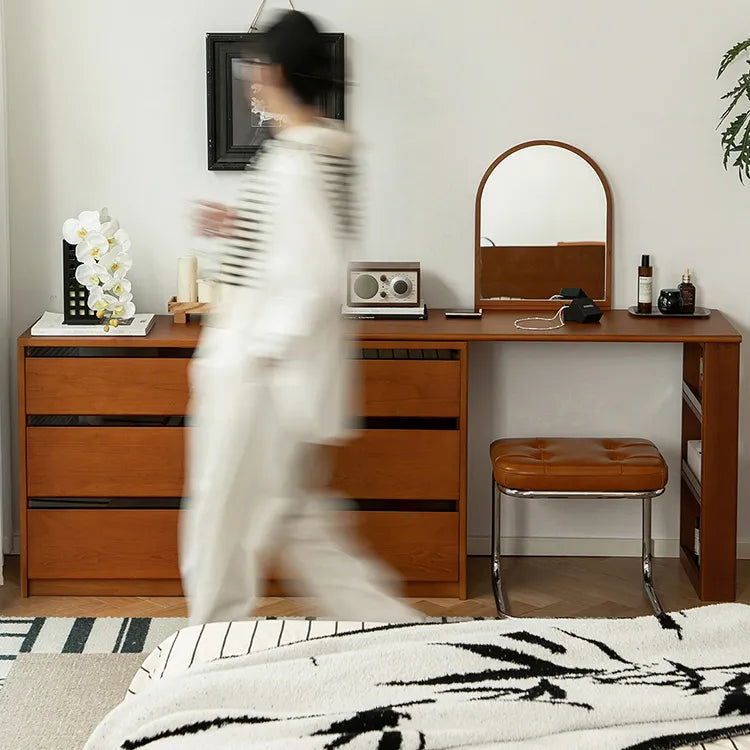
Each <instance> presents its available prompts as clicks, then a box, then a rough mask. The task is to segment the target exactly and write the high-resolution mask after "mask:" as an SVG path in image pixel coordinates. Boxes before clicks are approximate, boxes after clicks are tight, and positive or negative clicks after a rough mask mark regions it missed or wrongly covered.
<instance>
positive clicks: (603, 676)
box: [86, 604, 750, 750]
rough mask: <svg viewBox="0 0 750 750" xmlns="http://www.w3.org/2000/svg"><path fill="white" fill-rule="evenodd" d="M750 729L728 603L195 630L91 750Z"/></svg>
mask: <svg viewBox="0 0 750 750" xmlns="http://www.w3.org/2000/svg"><path fill="white" fill-rule="evenodd" d="M748 735H750V607H748V606H746V605H740V604H721V605H714V606H708V607H701V608H697V609H692V610H686V611H684V612H676V613H671V614H668V615H665V616H663V617H661V618H659V619H657V618H655V617H641V618H634V619H620V620H595V619H591V620H585V619H584V620H533V619H524V620H511V619H509V620H489V619H487V620H465V621H430V622H426V623H416V624H414V623H412V624H408V625H398V624H396V625H383V624H378V623H362V622H358V623H354V622H347V623H344V622H327V621H321V620H302V619H296V620H287V619H279V620H273V619H271V620H255V621H252V620H251V621H247V622H233V623H215V624H211V625H207V626H201V627H189V628H184V629H182V630H180V631H178V632H177V633H175V634H174V635H172V636H170V637H169V638H168V639H166V640H165V641H164V642H163V643H161V644H160V645H159V646H158V647H157V648H156V649H155V650H154V651H153V652H152V653H151V654H150V655H149V656H148V657H147V658H146V660H145V661H144V663H143V665H142V666H141V667H140V669H139V670H138V673H137V674H136V675H135V676H134V678H133V681H132V683H131V685H130V688H129V690H128V695H127V696H126V698H125V700H124V701H123V703H122V704H121V705H120V706H118V707H117V708H116V709H115V710H114V711H113V712H112V713H111V714H110V715H109V716H108V717H107V718H106V719H105V720H104V721H103V722H102V724H101V725H100V726H99V727H98V728H97V730H96V731H95V732H94V734H93V735H92V737H91V739H90V740H89V742H88V744H87V745H86V750H95V749H96V750H99V749H100V748H108V749H109V748H114V747H122V748H126V749H129V748H147V749H148V750H165V749H168V750H171V749H172V748H180V750H192V749H193V748H207V747H209V748H217V749H218V750H223V749H224V748H235V747H252V748H263V749H264V750H265V749H269V750H270V749H273V750H276V748H279V749H280V748H289V749H290V750H296V748H304V749H305V750H306V749H307V748H311V749H312V748H315V749H316V750H317V749H321V750H322V749H323V748H326V749H328V748H330V749H331V750H333V749H335V748H343V749H344V750H360V749H362V748H378V750H412V749H413V750H417V749H423V750H438V749H442V748H490V747H492V748H508V749H509V750H510V749H511V748H512V750H531V748H540V747H544V748H553V750H561V749H562V748H565V749H566V750H569V749H570V748H581V749H585V748H608V749H609V748H629V749H636V748H637V749H639V750H640V749H641V748H643V749H645V748H649V749H651V750H658V749H659V748H682V747H706V748H711V749H712V750H714V748H741V749H742V750H747V749H750V737H748ZM730 738H731V739H730Z"/></svg>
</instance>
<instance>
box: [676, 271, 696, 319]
mask: <svg viewBox="0 0 750 750" xmlns="http://www.w3.org/2000/svg"><path fill="white" fill-rule="evenodd" d="M679 290H680V297H681V298H682V312H683V313H684V314H686V315H692V314H693V313H694V312H695V286H693V283H692V281H690V269H689V268H686V269H685V273H684V274H682V284H680V286H679Z"/></svg>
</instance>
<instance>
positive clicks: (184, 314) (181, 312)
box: [167, 297, 211, 323]
mask: <svg viewBox="0 0 750 750" xmlns="http://www.w3.org/2000/svg"><path fill="white" fill-rule="evenodd" d="M167 310H169V312H170V314H172V315H173V316H174V322H175V323H187V322H188V317H189V316H190V315H208V313H210V312H211V305H210V304H208V303H207V302H178V301H177V297H172V299H171V300H169V302H168V303H167Z"/></svg>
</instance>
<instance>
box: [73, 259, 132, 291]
mask: <svg viewBox="0 0 750 750" xmlns="http://www.w3.org/2000/svg"><path fill="white" fill-rule="evenodd" d="M76 281H77V282H78V283H79V284H83V285H84V286H85V287H87V288H88V289H89V290H91V289H93V288H95V287H98V286H100V285H101V286H102V287H104V290H105V291H109V289H108V288H107V287H111V285H112V284H114V283H115V280H114V279H113V278H112V276H110V274H109V272H108V271H107V269H106V268H105V267H104V266H103V265H101V263H96V262H94V263H81V265H80V266H78V268H76ZM127 283H128V284H130V282H127ZM112 291H114V289H113V290H112ZM128 291H130V290H128ZM115 294H119V292H115Z"/></svg>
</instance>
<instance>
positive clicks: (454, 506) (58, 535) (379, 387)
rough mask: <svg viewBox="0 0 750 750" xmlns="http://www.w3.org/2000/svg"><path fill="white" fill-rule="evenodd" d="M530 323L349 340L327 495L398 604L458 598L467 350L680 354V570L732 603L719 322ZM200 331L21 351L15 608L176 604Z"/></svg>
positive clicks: (734, 378) (724, 331)
mask: <svg viewBox="0 0 750 750" xmlns="http://www.w3.org/2000/svg"><path fill="white" fill-rule="evenodd" d="M529 314H533V313H528V312H526V311H524V312H523V313H519V312H518V311H491V312H487V311H485V314H484V317H483V318H481V319H447V318H446V317H445V316H444V314H443V312H442V311H441V310H432V311H430V315H429V319H428V320H425V321H403V320H381V321H362V322H361V323H359V324H357V326H355V325H354V324H353V327H352V334H353V340H352V345H353V347H354V355H353V356H355V357H357V358H359V359H361V360H362V362H361V365H362V367H361V372H362V376H363V380H364V390H363V398H362V400H361V413H360V416H361V417H362V418H363V421H362V428H363V429H362V430H361V432H360V433H359V437H358V438H357V439H356V440H354V441H353V442H352V443H351V444H350V445H348V446H347V447H346V448H344V449H342V450H341V451H340V453H339V456H338V460H337V465H336V471H335V479H336V486H338V487H341V488H342V489H343V490H345V491H346V493H347V494H348V495H349V496H350V497H351V498H353V500H354V509H353V510H352V511H347V513H350V514H354V518H355V520H356V521H357V522H358V526H359V528H360V529H361V533H362V534H363V536H364V537H365V538H366V539H368V540H369V541H370V542H371V543H372V545H373V546H374V547H375V550H376V551H377V553H378V554H380V555H381V556H382V557H383V558H384V559H385V560H387V561H388V562H389V563H390V564H391V565H393V566H394V567H395V568H396V569H397V570H398V571H399V572H400V573H401V575H402V576H403V578H404V581H405V593H406V594H407V595H412V596H459V597H462V598H463V597H465V596H466V488H467V456H466V443H467V415H468V409H467V403H468V398H469V394H468V378H467V373H468V366H469V344H470V343H471V342H474V341H497V342H503V341H530V342H550V343H564V342H569V341H574V342H592V343H595V342H615V343H627V342H640V343H654V344H659V343H679V344H682V345H683V389H682V390H683V404H682V410H683V412H682V413H683V417H682V457H683V462H682V473H681V476H678V477H672V478H671V481H673V482H675V481H679V482H680V484H681V503H680V519H681V520H680V543H681V558H682V563H683V566H684V568H685V570H686V571H687V573H688V575H689V577H690V580H691V581H692V583H693V585H694V586H695V589H696V591H697V592H698V595H699V596H700V598H701V599H702V600H707V601H731V600H733V599H734V598H735V571H736V536H737V460H738V445H737V444H738V411H739V361H740V359H739V354H740V342H741V336H740V334H739V332H738V331H737V330H736V329H735V328H734V327H733V326H732V325H731V324H730V323H729V322H728V321H727V320H726V318H724V316H723V315H722V314H721V313H720V312H718V311H712V315H711V317H710V318H707V319H684V318H671V319H668V318H664V319H662V318H648V319H639V318H634V317H632V316H631V315H629V314H628V313H627V312H626V311H622V310H611V311H608V312H605V313H604V316H603V318H602V320H601V322H600V323H597V324H590V325H581V324H575V323H569V324H567V325H566V326H565V327H563V328H559V329H555V330H550V331H528V330H518V329H516V328H515V327H514V325H513V322H514V321H515V320H516V319H517V318H519V317H524V316H526V315H529ZM542 314H543V315H548V316H549V315H550V314H549V311H545V312H544V313H542ZM199 330H200V329H199V327H198V326H196V325H192V324H191V325H174V324H173V323H172V319H171V318H170V317H167V316H160V317H159V318H158V320H157V322H156V324H155V326H154V329H153V330H152V332H151V333H150V334H149V336H147V337H145V338H130V339H128V338H120V337H118V338H114V337H113V338H106V337H101V338H80V339H77V338H39V337H31V336H30V334H29V332H28V331H27V332H26V333H24V334H23V335H21V336H20V337H19V340H18V351H19V357H18V366H19V379H18V380H19V410H20V419H19V425H20V446H21V450H20V486H21V493H20V494H21V497H20V503H21V545H22V558H21V560H22V565H21V571H22V591H23V594H24V595H28V594H75V595H86V594H90V595H107V594H112V595H141V596H143V595H150V596H158V595H172V594H177V593H179V592H180V582H179V572H178V568H177V516H178V512H179V511H178V510H177V508H178V504H179V498H180V495H181V493H182V487H183V476H184V458H183V456H184V432H185V429H186V428H185V425H184V419H183V418H184V416H185V414H186V412H187V402H188V382H187V365H188V362H189V358H190V356H191V355H192V353H193V350H194V347H195V345H196V343H197V340H198V335H199ZM611 432H612V433H613V434H614V433H616V432H617V425H613V426H612V430H611ZM498 437H500V436H498ZM693 439H702V441H703V459H702V460H703V463H702V477H701V478H702V481H701V482H699V481H698V480H697V478H696V477H695V475H694V474H693V472H692V471H691V470H690V468H689V467H688V466H687V462H686V461H685V458H686V444H687V441H688V440H693ZM488 471H489V465H488ZM488 476H489V475H488ZM488 485H489V479H488ZM487 502H489V497H488V498H487ZM698 517H700V526H701V555H700V560H699V561H696V559H695V557H694V555H693V552H692V550H693V529H694V526H695V521H696V518H698Z"/></svg>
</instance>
